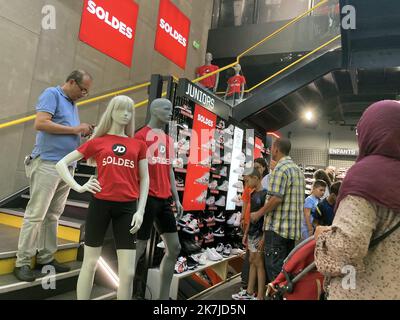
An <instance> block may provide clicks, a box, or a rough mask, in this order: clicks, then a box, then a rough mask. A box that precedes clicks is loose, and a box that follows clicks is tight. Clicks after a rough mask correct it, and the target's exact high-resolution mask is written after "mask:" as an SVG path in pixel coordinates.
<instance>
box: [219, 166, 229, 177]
mask: <svg viewBox="0 0 400 320" xmlns="http://www.w3.org/2000/svg"><path fill="white" fill-rule="evenodd" d="M219 175H220V176H223V177H226V176H227V175H228V167H223V168H222V169H221V170H220V171H219Z"/></svg>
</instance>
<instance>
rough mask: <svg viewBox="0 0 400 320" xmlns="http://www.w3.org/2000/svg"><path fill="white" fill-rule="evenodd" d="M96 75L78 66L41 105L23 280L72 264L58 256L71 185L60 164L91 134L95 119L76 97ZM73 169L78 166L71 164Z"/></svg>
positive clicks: (29, 168)
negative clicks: (82, 111) (84, 113)
mask: <svg viewBox="0 0 400 320" xmlns="http://www.w3.org/2000/svg"><path fill="white" fill-rule="evenodd" d="M91 85H92V77H91V76H90V75H89V73H87V72H85V71H83V70H76V71H73V72H72V73H71V74H70V75H69V76H68V78H67V80H66V82H65V83H64V85H62V86H57V87H52V88H47V89H46V90H44V92H43V93H42V94H41V96H40V97H39V100H38V103H37V105H36V120H35V129H36V130H37V131H38V133H37V136H36V144H35V147H34V149H33V151H32V154H31V155H30V156H29V157H27V158H26V160H25V169H26V174H27V177H28V178H29V179H30V200H29V202H28V205H27V207H26V211H25V216H24V222H23V225H22V228H21V232H20V236H19V241H18V252H17V261H16V263H15V269H14V274H15V276H16V277H17V278H18V279H19V280H21V281H28V282H30V281H34V280H35V279H36V277H37V273H35V272H34V271H33V270H31V268H30V265H31V259H32V257H34V256H35V255H36V251H38V254H37V257H36V267H37V268H42V267H43V266H44V265H52V266H53V267H54V269H55V271H56V272H67V271H69V268H67V267H65V266H62V265H60V264H59V263H58V262H57V261H56V260H55V259H54V254H55V252H56V251H57V227H58V219H59V217H60V216H61V214H62V213H63V211H64V207H65V203H66V201H67V197H68V194H69V190H70V188H69V187H68V186H67V184H66V183H65V182H63V181H62V179H61V178H60V177H59V175H58V173H57V171H56V169H55V165H56V163H57V162H58V161H59V160H61V159H62V158H63V157H65V156H66V155H67V154H69V153H70V152H72V151H74V150H75V149H76V148H78V146H79V144H80V137H81V136H87V135H89V134H90V133H91V131H92V129H93V128H92V127H91V126H90V125H89V124H85V123H82V124H81V123H80V120H79V115H78V109H77V107H76V105H75V102H76V101H77V100H79V99H81V98H83V97H85V96H87V95H88V93H89V90H90V87H91ZM70 170H71V173H72V172H73V170H74V168H70Z"/></svg>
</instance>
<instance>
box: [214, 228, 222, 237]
mask: <svg viewBox="0 0 400 320" xmlns="http://www.w3.org/2000/svg"><path fill="white" fill-rule="evenodd" d="M213 235H214V237H219V238H220V237H223V236H225V232H224V228H223V227H219V228H218V229H217V230H215V231H214V232H213Z"/></svg>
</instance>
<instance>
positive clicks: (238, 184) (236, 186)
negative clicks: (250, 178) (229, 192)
mask: <svg viewBox="0 0 400 320" xmlns="http://www.w3.org/2000/svg"><path fill="white" fill-rule="evenodd" d="M233 187H234V188H237V189H243V182H242V181H238V182H236V183H234V184H233Z"/></svg>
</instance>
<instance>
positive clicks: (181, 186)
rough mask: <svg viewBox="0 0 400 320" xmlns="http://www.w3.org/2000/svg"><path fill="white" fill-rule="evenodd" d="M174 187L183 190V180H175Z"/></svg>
mask: <svg viewBox="0 0 400 320" xmlns="http://www.w3.org/2000/svg"><path fill="white" fill-rule="evenodd" d="M175 185H176V186H177V187H178V188H183V187H184V186H185V180H183V179H182V178H177V179H176V180H175Z"/></svg>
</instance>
